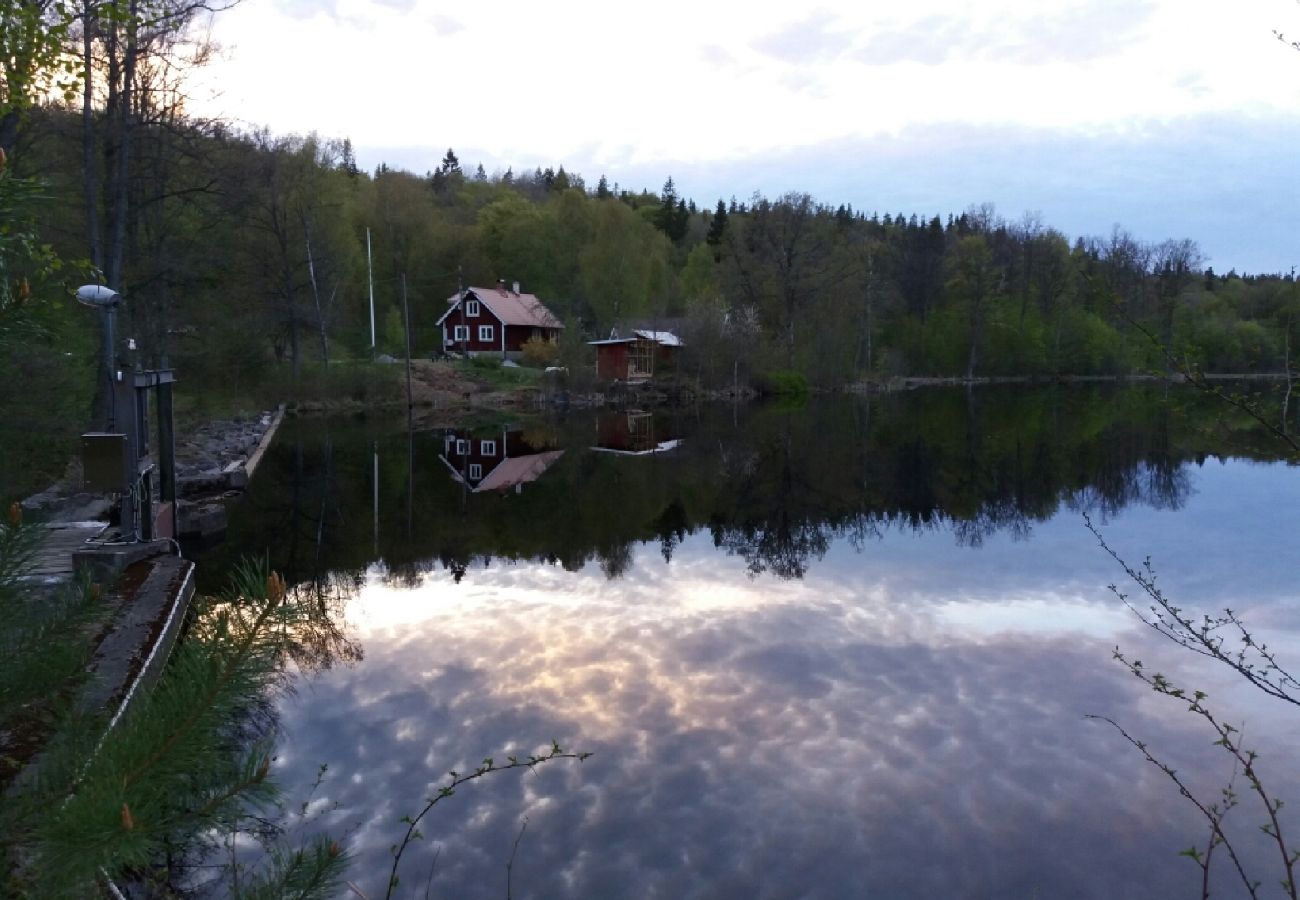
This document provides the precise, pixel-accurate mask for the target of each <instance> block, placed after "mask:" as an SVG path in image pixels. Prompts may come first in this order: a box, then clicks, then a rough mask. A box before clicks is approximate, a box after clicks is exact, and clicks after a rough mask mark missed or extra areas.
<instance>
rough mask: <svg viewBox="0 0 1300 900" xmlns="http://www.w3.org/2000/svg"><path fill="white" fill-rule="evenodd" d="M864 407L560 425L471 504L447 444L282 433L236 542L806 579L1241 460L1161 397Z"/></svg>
mask: <svg viewBox="0 0 1300 900" xmlns="http://www.w3.org/2000/svg"><path fill="white" fill-rule="evenodd" d="M972 395H973V396H972ZM1175 395H1176V392H1175ZM1175 400H1177V396H1175ZM972 401H974V402H972ZM869 402H870V408H869V409H868V408H867V403H866V402H863V401H858V400H849V399H843V400H835V401H826V402H822V401H814V402H811V403H810V404H808V406H807V407H806V408H804V409H801V410H794V411H791V410H769V409H764V408H762V407H752V406H751V407H740V408H738V409H737V410H730V409H729V410H726V411H723V412H722V413H721V414H719V415H716V416H714V415H708V414H703V415H699V416H696V417H682V419H681V421H679V422H676V423H673V425H674V427H675V429H676V430H674V431H673V433H679V432H680V433H681V434H682V437H683V438H684V439H683V440H682V442H681V445H680V446H679V447H677V448H676V449H675V450H674V451H673V452H672V453H667V454H655V455H654V456H652V457H646V458H628V457H619V456H616V455H612V454H604V453H596V452H591V451H589V450H587V449H586V448H587V447H588V446H589V445H590V443H591V435H592V432H593V430H594V426H593V422H592V421H591V419H590V418H587V417H585V416H582V415H574V416H572V417H570V418H568V419H562V420H548V421H547V423H546V424H544V425H531V426H527V429H526V432H525V433H526V434H527V435H528V436H529V438H530V440H537V441H539V442H542V443H544V444H545V445H546V446H548V447H555V448H557V449H561V448H567V452H566V453H565V454H564V455H563V456H562V457H561V458H560V459H558V460H557V461H556V462H555V463H554V464H553V465H551V466H550V467H548V468H547V470H546V472H545V474H544V475H543V476H542V477H540V478H538V479H536V480H535V481H533V482H530V483H529V484H527V485H526V487H525V489H524V490H523V491H522V492H520V493H515V492H508V493H502V494H498V493H485V494H468V495H467V494H466V493H465V491H464V486H463V484H461V483H458V482H456V481H455V480H454V479H453V478H452V477H451V474H450V473H449V472H448V471H447V468H446V465H445V464H444V463H443V462H442V461H441V460H440V459H439V452H440V451H441V449H442V446H443V437H442V434H441V433H440V432H425V433H418V432H417V433H416V434H414V435H411V433H410V432H408V431H407V429H406V428H405V427H403V426H404V425H405V423H404V422H402V423H400V424H399V423H398V422H391V423H389V422H385V421H383V420H370V421H367V422H355V421H354V422H349V423H346V426H344V425H343V424H341V423H339V422H338V421H337V420H335V421H334V422H330V421H327V420H317V421H309V420H297V421H295V422H292V423H291V422H286V424H285V428H286V431H285V432H284V437H283V438H282V439H281V441H279V442H277V445H276V446H275V447H274V448H272V453H270V454H268V456H267V458H266V460H265V461H264V462H263V467H262V468H261V469H259V472H258V481H257V483H256V485H255V487H254V490H253V491H252V492H251V493H250V495H249V496H248V498H247V499H246V500H245V501H244V507H242V508H240V509H237V510H236V511H235V513H234V514H233V515H232V519H231V521H232V528H231V535H230V537H231V540H230V542H229V547H228V548H227V549H226V550H222V551H221V552H222V553H227V552H228V553H231V554H232V555H233V554H237V553H240V552H252V553H269V555H270V562H271V564H272V565H273V566H274V567H276V568H277V569H280V570H281V571H284V572H286V574H287V575H288V576H289V577H290V580H291V582H292V583H306V584H317V583H318V582H321V581H322V580H323V581H324V582H325V583H326V589H329V585H328V581H329V573H330V572H338V571H344V572H352V573H361V572H365V571H366V570H367V568H369V567H372V566H374V565H376V564H377V565H378V566H379V568H380V570H381V571H382V572H383V573H384V579H385V581H386V582H387V583H390V584H392V585H394V586H415V585H417V584H419V583H420V581H421V580H422V579H423V578H424V577H425V576H426V575H427V574H428V573H429V572H431V571H435V570H442V571H446V572H447V573H449V574H450V575H451V578H452V579H453V580H455V581H460V580H462V579H464V578H467V577H468V578H471V579H472V578H473V573H474V572H475V571H476V570H477V568H478V564H479V563H480V562H486V561H493V560H505V561H511V560H529V561H542V562H546V563H550V564H553V565H558V566H562V567H563V568H564V569H566V570H568V571H577V570H579V569H581V568H583V567H584V566H586V565H588V564H590V563H592V562H596V563H598V564H599V565H600V568H601V570H602V571H603V572H605V574H606V575H607V576H609V577H619V576H620V575H622V574H623V573H625V572H626V571H627V570H628V567H629V566H630V565H631V562H632V560H633V559H634V557H635V548H636V547H637V546H638V545H641V544H645V543H652V544H653V545H655V546H657V548H658V549H659V551H660V552H661V553H662V554H663V555H664V558H665V559H666V560H668V561H672V560H673V559H675V558H676V557H678V556H679V554H680V552H681V550H680V548H681V545H682V543H683V541H684V540H685V539H686V537H687V536H688V535H690V534H691V533H693V532H694V531H696V530H699V529H701V528H707V529H708V530H709V532H710V533H711V534H712V536H713V539H714V542H715V544H716V545H717V546H719V547H725V548H726V549H727V550H728V551H729V552H731V553H733V554H735V555H737V556H740V557H742V558H743V559H744V560H745V561H746V564H747V565H748V567H749V568H750V570H751V571H754V572H770V573H772V574H774V575H777V576H778V577H791V578H793V577H799V576H801V575H802V574H803V573H804V572H806V571H807V570H808V568H809V567H810V566H811V565H813V564H815V561H816V560H817V559H818V558H819V557H820V556H821V555H822V554H823V553H825V552H826V549H827V547H829V545H830V543H831V541H832V540H834V539H835V538H837V537H842V538H846V539H847V540H849V541H850V542H852V543H853V545H854V546H855V547H857V548H858V549H862V548H863V547H864V546H865V545H866V542H867V539H868V538H873V537H877V536H878V535H879V534H880V532H881V531H882V530H884V529H892V528H898V529H901V530H928V529H936V528H943V529H945V530H947V531H950V532H951V533H952V535H953V537H954V539H955V540H956V541H958V542H959V543H961V544H963V545H970V546H979V544H980V543H981V542H983V541H985V540H986V539H988V538H989V537H990V536H991V535H994V534H1009V535H1010V536H1011V537H1013V538H1014V539H1028V538H1029V537H1030V536H1031V533H1032V528H1033V526H1034V524H1035V523H1037V522H1040V521H1043V520H1045V519H1047V518H1049V517H1051V516H1053V515H1055V514H1056V513H1057V512H1058V511H1059V510H1060V509H1061V508H1062V507H1064V508H1068V509H1079V508H1081V509H1086V510H1090V511H1093V512H1096V513H1097V514H1099V515H1100V516H1101V517H1102V518H1103V519H1104V518H1105V517H1107V516H1109V515H1111V514H1113V513H1115V512H1117V511H1118V510H1120V509H1122V508H1123V507H1125V506H1127V505H1129V504H1134V503H1145V504H1148V505H1151V506H1156V507H1159V508H1162V509H1163V508H1177V507H1178V506H1180V505H1181V504H1182V503H1183V502H1184V501H1185V499H1186V497H1187V495H1188V492H1189V490H1190V479H1189V476H1188V470H1187V469H1186V464H1187V461H1188V460H1189V459H1190V460H1196V459H1203V458H1204V456H1205V455H1206V454H1207V453H1209V452H1221V451H1223V450H1224V449H1225V444H1224V440H1225V436H1224V435H1223V434H1222V433H1216V434H1214V435H1213V436H1211V435H1209V434H1207V433H1206V432H1204V431H1203V430H1202V429H1200V428H1199V426H1198V425H1197V423H1198V421H1199V420H1200V418H1201V417H1202V416H1203V415H1205V414H1208V413H1206V411H1205V410H1202V409H1199V408H1198V407H1197V405H1196V403H1195V402H1191V403H1184V405H1182V406H1179V405H1177V403H1175V402H1167V401H1165V400H1164V399H1163V397H1162V396H1161V395H1160V392H1159V391H1158V390H1154V389H1142V388H1136V389H1130V390H1125V391H1115V390H1113V389H1104V388H1091V387H1089V388H1078V389H1074V388H1071V389H1063V388H1044V389H1041V390H1027V389H1023V388H1022V389H1017V390H1014V391H1012V390H1001V389H994V388H988V389H982V390H977V391H974V392H971V394H968V393H967V392H965V391H962V390H951V391H948V390H934V391H924V392H917V393H915V394H909V395H885V396H881V397H874V398H871V400H870V401H869ZM733 412H736V413H738V414H737V415H736V416H735V418H734V419H733V416H732V414H731V413H733ZM868 413H869V414H868ZM656 415H660V414H659V413H656ZM1228 437H1229V438H1232V439H1233V440H1234V441H1235V444H1236V446H1235V452H1237V453H1238V454H1241V455H1247V456H1250V455H1256V456H1257V455H1258V450H1256V449H1254V448H1255V446H1256V442H1255V441H1254V440H1253V439H1252V437H1251V435H1250V433H1249V432H1233V433H1231V434H1230V435H1228ZM1211 438H1213V443H1211ZM1226 446H1227V447H1228V448H1232V447H1233V444H1231V443H1229V444H1227V445H1226ZM376 451H377V452H378V453H379V458H380V465H379V469H378V479H376V478H375V476H374V474H373V473H374V468H373V459H374V456H373V454H374V453H375V452H376ZM376 494H377V496H378V528H377V529H376V524H375V521H374V520H373V519H372V516H371V514H370V510H371V507H372V505H373V504H374V502H375V501H374V496H375V495H376ZM376 531H377V533H378V541H376V538H375V534H376ZM219 570H220V566H219V565H218V566H214V567H213V568H212V571H219ZM201 571H202V569H201Z"/></svg>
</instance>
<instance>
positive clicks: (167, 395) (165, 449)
mask: <svg viewBox="0 0 1300 900" xmlns="http://www.w3.org/2000/svg"><path fill="white" fill-rule="evenodd" d="M158 497H159V499H160V500H161V501H162V502H163V503H169V504H171V526H172V527H171V535H170V536H171V537H176V535H177V534H178V529H177V521H176V430H175V427H174V423H173V421H172V385H171V382H170V381H163V382H162V383H160V384H159V385H158Z"/></svg>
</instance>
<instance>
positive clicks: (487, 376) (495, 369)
mask: <svg viewBox="0 0 1300 900" xmlns="http://www.w3.org/2000/svg"><path fill="white" fill-rule="evenodd" d="M452 365H453V366H454V367H455V369H456V371H457V372H459V373H460V374H461V375H463V376H464V377H466V378H468V379H472V380H474V381H478V382H486V383H487V384H488V385H489V386H491V387H492V388H493V389H494V390H509V389H511V388H517V387H537V386H538V385H539V384H540V383H541V380H542V370H541V369H530V368H528V367H526V366H519V367H514V366H503V365H501V361H500V360H498V359H495V358H493V357H486V356H478V357H475V358H473V359H467V360H464V359H462V360H457V361H456V362H454V363H452Z"/></svg>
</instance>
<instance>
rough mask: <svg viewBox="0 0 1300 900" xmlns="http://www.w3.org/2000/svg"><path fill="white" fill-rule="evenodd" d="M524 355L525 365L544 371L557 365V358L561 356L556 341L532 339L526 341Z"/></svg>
mask: <svg viewBox="0 0 1300 900" xmlns="http://www.w3.org/2000/svg"><path fill="white" fill-rule="evenodd" d="M522 354H523V362H524V365H526V366H533V367H534V368H538V369H544V368H546V367H547V366H549V365H552V364H554V363H555V359H556V357H558V356H559V355H560V346H559V344H557V343H556V342H555V341H548V340H545V339H544V338H540V337H531V338H529V339H528V340H526V341H524V346H523V350H522Z"/></svg>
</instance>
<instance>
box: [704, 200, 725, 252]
mask: <svg viewBox="0 0 1300 900" xmlns="http://www.w3.org/2000/svg"><path fill="white" fill-rule="evenodd" d="M726 230H727V204H725V203H723V202H722V200H721V199H719V200H718V208H717V209H716V210H714V211H713V219H712V221H710V222H709V233H708V234H707V235H705V236H704V240H705V242H707V243H708V245H709V246H710V247H712V248H714V249H715V250H716V249H717V248H718V246H719V245H721V244H722V235H723V234H724V233H725V232H726Z"/></svg>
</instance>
